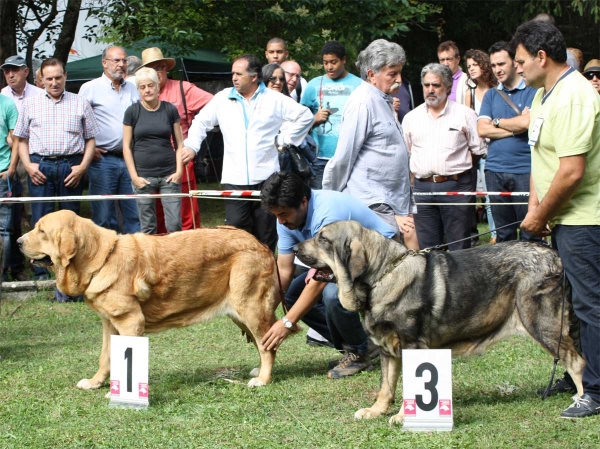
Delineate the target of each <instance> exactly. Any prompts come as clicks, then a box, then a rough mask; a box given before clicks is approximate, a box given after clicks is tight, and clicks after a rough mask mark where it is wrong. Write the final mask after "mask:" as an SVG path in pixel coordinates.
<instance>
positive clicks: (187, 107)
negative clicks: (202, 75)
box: [138, 47, 213, 233]
mask: <svg viewBox="0 0 600 449" xmlns="http://www.w3.org/2000/svg"><path fill="white" fill-rule="evenodd" d="M142 67H149V68H152V69H154V70H156V72H157V73H158V80H159V87H160V94H159V97H158V98H159V99H160V100H161V101H168V102H169V103H172V104H173V105H174V106H175V107H176V108H177V111H178V112H179V116H180V117H181V131H182V133H183V138H184V139H186V138H187V135H188V129H189V127H190V125H191V124H192V119H193V118H194V116H195V115H196V114H197V113H198V112H199V111H200V110H201V109H202V108H203V107H204V106H206V104H207V103H208V102H209V101H210V100H211V99H212V97H213V95H212V94H210V93H208V92H206V91H204V90H202V89H200V88H199V87H197V86H196V85H195V84H192V83H188V82H187V81H179V80H172V79H168V78H167V74H168V73H169V72H170V71H171V70H173V68H174V67H175V59H173V58H165V57H164V55H163V53H162V51H161V49H160V48H158V47H151V48H147V49H145V50H144V51H143V52H142V65H141V66H140V69H141V68H142ZM138 70H139V69H138ZM190 190H196V175H195V174H194V161H193V160H191V161H189V162H188V163H187V164H185V165H184V167H183V175H182V178H181V191H182V193H188V192H189V191H190ZM156 206H157V207H156V214H157V217H158V219H159V220H158V222H159V228H158V232H159V233H164V232H165V228H164V227H163V226H162V223H163V222H164V221H163V220H162V219H161V217H162V216H163V211H162V207H161V204H160V201H157V205H156ZM199 227H200V209H199V206H198V201H197V200H196V198H186V199H184V200H183V201H182V202H181V228H182V229H183V230H186V229H195V228H199Z"/></svg>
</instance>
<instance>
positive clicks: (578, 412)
mask: <svg viewBox="0 0 600 449" xmlns="http://www.w3.org/2000/svg"><path fill="white" fill-rule="evenodd" d="M573 400H574V401H575V402H573V404H571V406H570V407H569V408H567V409H565V410H563V411H562V413H561V414H560V417H561V418H586V417H588V416H593V415H600V402H596V401H594V400H593V399H592V397H591V396H590V395H589V394H583V396H581V397H580V398H573Z"/></svg>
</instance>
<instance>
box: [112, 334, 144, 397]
mask: <svg viewBox="0 0 600 449" xmlns="http://www.w3.org/2000/svg"><path fill="white" fill-rule="evenodd" d="M148 348H149V347H148V337H127V336H122V335H112V336H111V337H110V403H109V404H108V405H109V406H111V407H130V408H147V407H148V354H149V349H148Z"/></svg>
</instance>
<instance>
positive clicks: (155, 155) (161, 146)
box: [123, 101, 180, 178]
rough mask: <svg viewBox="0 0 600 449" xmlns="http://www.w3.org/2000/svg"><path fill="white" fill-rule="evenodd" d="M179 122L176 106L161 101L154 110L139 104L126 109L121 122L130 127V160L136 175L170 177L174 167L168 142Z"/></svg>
mask: <svg viewBox="0 0 600 449" xmlns="http://www.w3.org/2000/svg"><path fill="white" fill-rule="evenodd" d="M179 121H180V117H179V112H177V108H176V107H175V106H173V105H172V104H171V103H169V102H168V101H161V102H160V107H159V108H158V109H157V110H156V111H148V110H147V109H146V108H144V107H143V106H142V105H141V103H134V104H132V105H131V106H129V107H128V108H127V110H126V111H125V116H124V117H123V124H124V125H128V126H131V127H133V161H134V163H135V169H136V170H137V174H138V176H141V177H143V178H144V177H157V178H158V177H160V178H163V177H165V176H170V175H172V174H173V173H175V171H176V170H177V161H176V158H175V151H173V145H172V143H171V136H172V134H173V125H174V124H175V123H177V122H179Z"/></svg>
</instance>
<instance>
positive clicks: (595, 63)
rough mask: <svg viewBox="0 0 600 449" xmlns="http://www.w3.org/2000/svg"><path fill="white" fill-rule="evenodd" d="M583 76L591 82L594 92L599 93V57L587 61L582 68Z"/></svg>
mask: <svg viewBox="0 0 600 449" xmlns="http://www.w3.org/2000/svg"><path fill="white" fill-rule="evenodd" d="M583 76H585V77H586V79H588V80H589V81H590V83H592V86H594V89H596V92H598V94H600V59H592V60H591V61H590V62H588V63H587V64H586V65H585V68H584V69H583Z"/></svg>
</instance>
